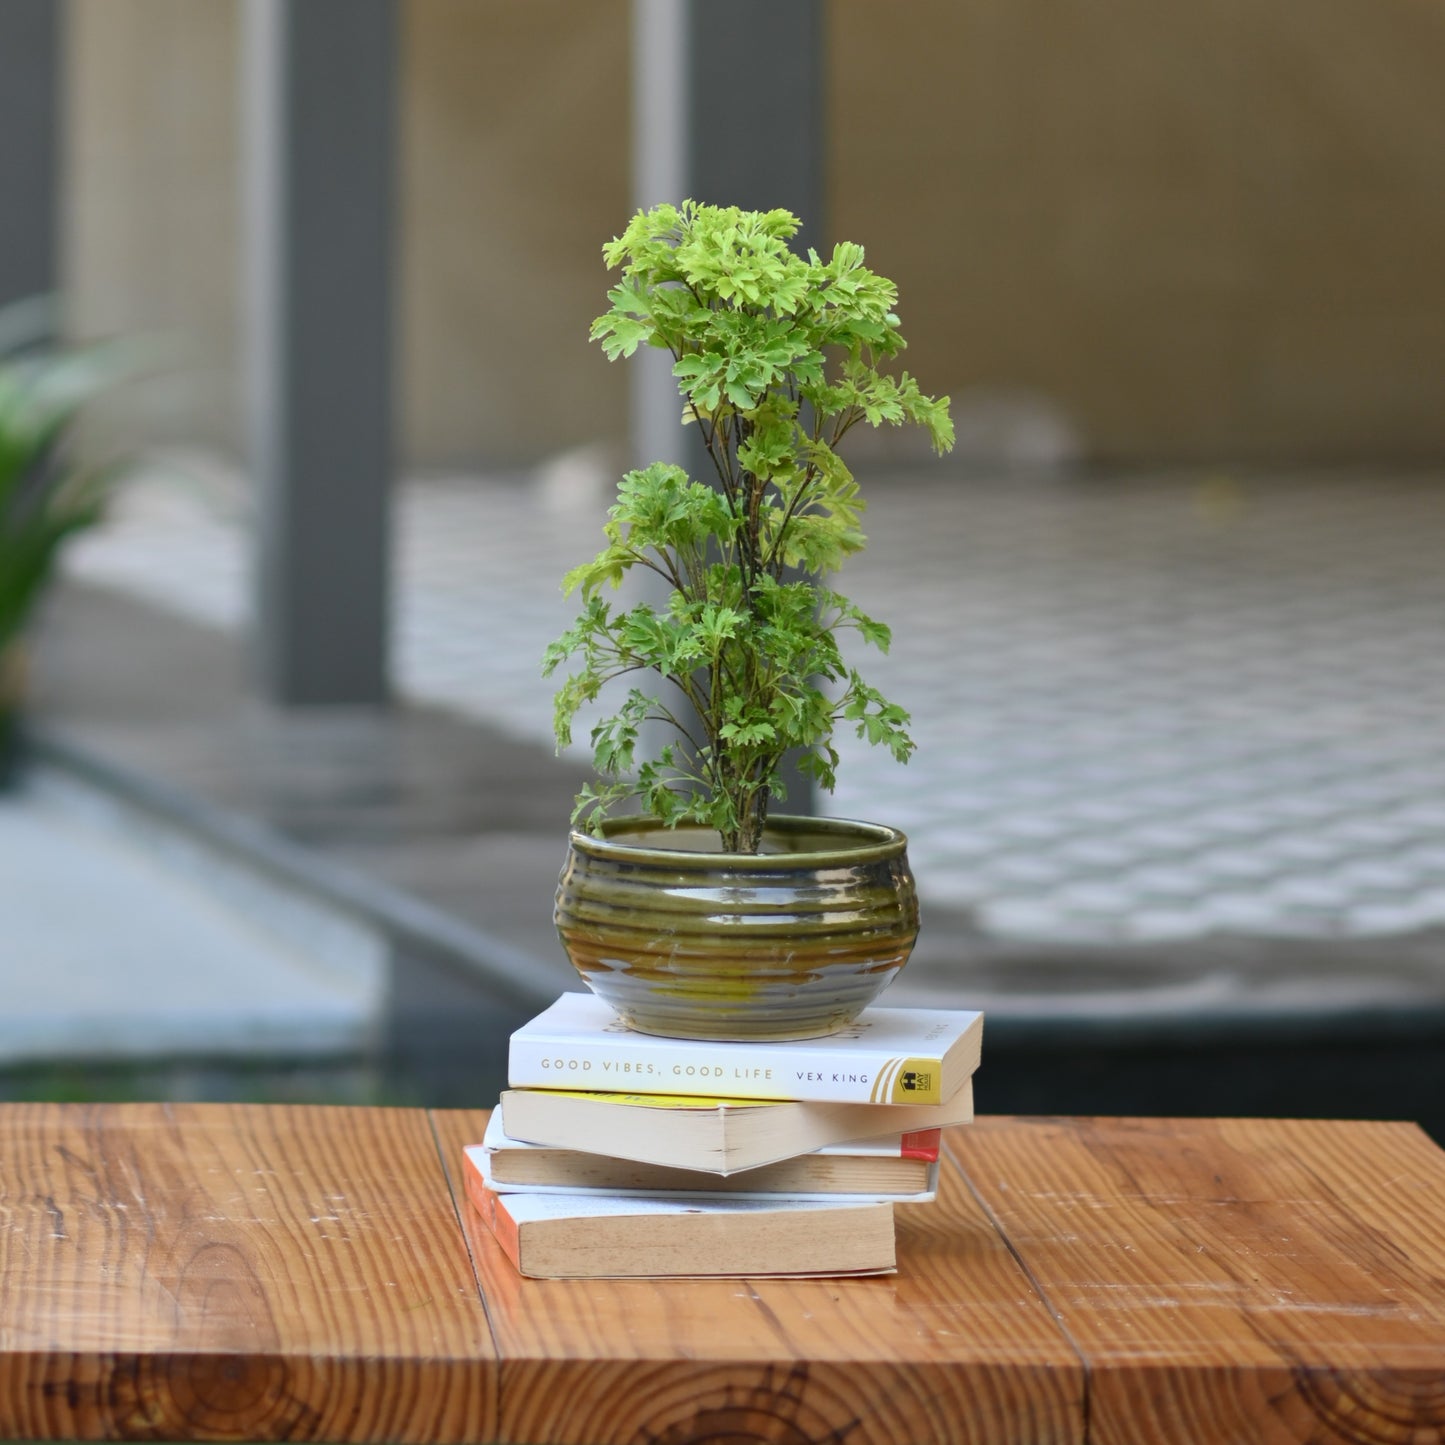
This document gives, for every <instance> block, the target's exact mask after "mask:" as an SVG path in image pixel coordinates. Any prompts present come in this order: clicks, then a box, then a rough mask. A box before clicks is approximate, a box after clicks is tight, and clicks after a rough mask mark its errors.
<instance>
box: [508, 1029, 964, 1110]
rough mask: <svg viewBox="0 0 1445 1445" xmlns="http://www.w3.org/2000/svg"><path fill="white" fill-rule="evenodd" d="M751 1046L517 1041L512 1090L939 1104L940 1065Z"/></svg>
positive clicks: (620, 1039)
mask: <svg viewBox="0 0 1445 1445" xmlns="http://www.w3.org/2000/svg"><path fill="white" fill-rule="evenodd" d="M767 1048H768V1049H770V1050H771V1051H772V1052H770V1053H764V1052H759V1051H758V1050H757V1049H755V1048H753V1047H752V1046H750V1045H749V1044H746V1043H725V1044H714V1043H701V1042H699V1043H693V1042H688V1043H685V1044H682V1043H676V1042H674V1041H672V1040H667V1041H665V1043H663V1044H661V1045H659V1044H656V1043H654V1044H649V1043H646V1042H642V1043H639V1042H638V1036H636V1035H626V1036H624V1035H619V1036H616V1037H606V1038H595V1039H581V1038H577V1037H575V1036H564V1035H558V1036H554V1037H551V1038H547V1037H541V1036H536V1035H533V1036H530V1037H517V1036H513V1039H512V1044H511V1049H510V1051H509V1054H508V1071H507V1081H508V1083H509V1084H510V1086H511V1087H512V1088H514V1089H549V1088H550V1089H587V1090H598V1091H603V1092H613V1091H615V1092H622V1091H624V1090H625V1091H626V1092H628V1093H633V1094H677V1093H695V1094H704V1095H706V1094H726V1095H727V1096H728V1097H730V1098H734V1099H796V1100H803V1101H815V1102H818V1103H838V1104H850V1103H851V1104H892V1103H900V1104H937V1103H939V1102H940V1090H939V1086H938V1079H939V1073H940V1067H939V1061H938V1060H937V1059H936V1058H934V1059H919V1058H916V1057H915V1058H902V1057H900V1058H885V1057H880V1056H878V1055H876V1054H860V1053H859V1052H857V1051H856V1050H855V1051H853V1052H849V1051H847V1050H845V1049H837V1050H813V1051H811V1052H808V1053H802V1052H799V1053H797V1054H795V1055H793V1056H792V1057H791V1058H790V1057H788V1056H787V1054H786V1052H783V1053H780V1052H779V1046H778V1045H777V1044H769V1045H768V1046H767Z"/></svg>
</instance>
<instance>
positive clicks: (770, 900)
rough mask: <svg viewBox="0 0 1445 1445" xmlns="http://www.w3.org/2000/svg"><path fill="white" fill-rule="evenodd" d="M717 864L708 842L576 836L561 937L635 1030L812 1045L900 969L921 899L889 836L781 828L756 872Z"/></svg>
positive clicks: (770, 832)
mask: <svg viewBox="0 0 1445 1445" xmlns="http://www.w3.org/2000/svg"><path fill="white" fill-rule="evenodd" d="M716 848H717V835H716V833H714V832H712V831H711V830H710V829H705V828H700V827H687V826H682V827H679V828H676V829H669V828H661V827H659V826H658V825H657V824H656V823H655V822H652V821H651V820H648V819H619V820H616V821H613V822H611V823H608V824H606V825H605V836H604V837H602V838H596V837H593V836H591V835H590V834H584V833H576V832H574V833H573V834H572V836H571V839H570V842H569V845H568V849H567V861H566V863H565V864H564V866H563V868H562V875H561V878H560V879H559V880H558V884H557V906H556V911H555V914H554V917H555V920H556V924H557V932H558V934H559V935H560V937H561V939H562V946H563V947H564V948H565V949H566V950H567V956H568V957H569V958H570V959H571V960H572V964H573V966H574V967H575V968H576V969H577V971H578V973H579V974H581V976H582V978H583V979H584V980H585V981H586V983H587V985H588V986H589V987H590V988H591V989H592V991H593V992H594V993H595V994H596V995H597V996H598V997H599V998H601V999H602V1000H603V1001H604V1002H606V1003H607V1004H609V1005H610V1006H611V1007H612V1009H613V1010H614V1011H615V1012H616V1013H617V1014H618V1015H619V1016H620V1017H621V1018H622V1019H623V1021H624V1022H626V1023H627V1024H629V1025H630V1026H631V1027H633V1028H635V1029H639V1030H641V1031H642V1032H644V1033H650V1034H665V1035H668V1036H670V1037H674V1038H686V1039H804V1038H814V1037H816V1036H818V1035H820V1034H829V1033H833V1032H834V1031H835V1030H837V1029H840V1028H843V1027H845V1026H846V1025H847V1024H849V1023H851V1022H852V1021H853V1019H854V1018H856V1017H857V1016H858V1014H859V1013H860V1012H861V1011H862V1010H863V1009H864V1008H865V1007H866V1006H867V1005H868V1004H869V1003H870V1002H872V1000H873V999H874V998H876V997H877V995H878V994H879V992H880V991H881V990H882V989H883V988H884V986H885V985H886V984H888V983H889V982H890V981H891V980H892V978H893V976H894V975H895V974H896V973H897V972H898V970H899V969H900V968H902V967H903V965H904V963H906V962H907V960H908V955H909V953H910V952H911V951H912V948H913V942H914V939H915V938H916V937H917V936H918V895H917V892H916V891H915V889H914V884H913V875H912V873H911V872H910V871H909V867H908V853H907V839H906V838H905V837H904V835H903V834H902V833H900V832H898V831H897V830H896V829H893V828H885V827H880V826H878V825H877V824H872V823H854V822H847V821H843V820H840V819H833V818H790V817H777V818H772V819H770V820H769V823H768V828H767V831H766V833H765V834H764V837H763V851H762V852H761V853H760V854H758V855H757V856H756V857H753V856H751V855H748V854H740V853H721V852H717V851H715V850H716ZM709 850H714V851H709Z"/></svg>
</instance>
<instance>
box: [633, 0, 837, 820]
mask: <svg viewBox="0 0 1445 1445" xmlns="http://www.w3.org/2000/svg"><path fill="white" fill-rule="evenodd" d="M632 42H633V43H632V67H633V74H632V96H633V102H632V132H633V151H632V165H633V177H632V186H633V203H634V205H635V206H637V207H639V208H646V207H649V206H655V205H658V204H660V203H661V202H663V201H674V202H676V201H681V200H684V199H688V198H690V199H692V200H695V201H704V202H708V203H709V204H712V205H724V206H742V207H744V208H745V209H747V210H759V211H760V210H770V209H772V208H773V207H775V206H786V207H787V208H788V210H790V211H792V212H793V213H794V214H795V215H797V216H798V217H800V218H801V220H802V222H803V229H802V230H801V232H800V233H799V235H798V236H797V238H796V239H795V241H794V244H795V245H796V246H798V247H799V248H806V247H807V246H810V245H811V246H816V247H817V248H818V249H819V250H820V251H821V250H823V248H824V243H825V237H826V234H827V232H826V226H825V217H824V214H823V211H824V196H823V173H824V136H823V43H824V35H823V0H633V8H632ZM628 365H629V366H630V367H631V368H632V372H631V377H632V415H631V419H632V435H631V439H630V450H631V452H632V454H633V464H634V465H643V464H645V463H647V462H651V461H670V462H675V463H677V464H678V465H679V466H684V467H686V468H687V469H688V471H689V472H690V473H691V474H692V475H693V476H694V477H699V478H703V477H710V476H711V475H712V467H711V464H710V463H709V461H708V460H707V453H706V450H705V449H704V447H703V445H702V441H701V438H700V437H699V436H698V434H697V429H696V428H695V427H684V426H682V424H681V417H682V403H681V401H680V400H679V398H678V394H677V382H676V381H675V380H674V379H673V376H672V371H671V366H672V360H671V358H670V357H669V356H668V355H667V353H666V352H664V351H656V350H653V349H651V348H645V349H643V350H639V351H638V352H637V353H635V354H634V355H633V357H632V358H631V360H630V361H629V362H628ZM783 781H784V782H785V783H786V785H787V789H788V800H787V803H786V804H785V805H784V807H785V808H786V810H787V811H788V812H790V813H808V812H811V811H812V785H811V782H810V780H809V779H807V778H805V777H804V776H803V775H802V774H800V773H798V772H797V770H796V769H795V768H792V767H788V768H786V769H785V772H784V778H783Z"/></svg>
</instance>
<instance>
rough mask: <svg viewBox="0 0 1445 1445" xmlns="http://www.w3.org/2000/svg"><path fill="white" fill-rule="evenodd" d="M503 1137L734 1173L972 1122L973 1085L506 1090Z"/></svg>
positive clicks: (669, 1164) (683, 1166) (682, 1166)
mask: <svg viewBox="0 0 1445 1445" xmlns="http://www.w3.org/2000/svg"><path fill="white" fill-rule="evenodd" d="M501 1115H502V1128H503V1130H504V1131H505V1133H506V1136H507V1137H508V1138H509V1139H516V1140H519V1141H523V1142H526V1143H530V1144H546V1145H550V1146H551V1147H553V1148H557V1149H577V1150H583V1151H585V1152H587V1153H590V1154H605V1155H611V1156H613V1157H615V1158H617V1159H627V1160H632V1161H634V1162H635V1163H639V1164H656V1165H661V1166H664V1167H668V1168H674V1169H707V1170H711V1171H712V1172H714V1173H716V1174H731V1173H734V1172H735V1171H737V1170H739V1169H754V1168H757V1167H758V1166H759V1165H763V1164H772V1163H775V1162H777V1161H778V1160H782V1159H791V1158H793V1157H794V1156H796V1155H799V1154H808V1153H811V1152H812V1151H813V1150H815V1149H821V1148H823V1147H824V1146H825V1145H829V1144H841V1143H844V1142H845V1141H848V1140H852V1139H868V1138H876V1137H879V1136H882V1135H891V1136H893V1137H894V1138H896V1137H897V1136H898V1135H900V1134H903V1133H907V1132H911V1131H913V1130H916V1129H938V1128H947V1127H948V1126H949V1125H950V1124H966V1123H968V1122H969V1120H971V1119H972V1118H973V1082H972V1080H966V1081H965V1082H964V1083H963V1084H962V1086H961V1087H959V1088H958V1089H956V1090H955V1091H954V1093H953V1095H952V1097H951V1098H949V1099H948V1100H947V1101H946V1102H945V1103H942V1104H895V1105H888V1106H886V1107H884V1106H880V1105H878V1104H836V1103H833V1104H830V1103H817V1102H813V1101H798V1100H778V1099H716V1098H703V1097H700V1096H697V1095H686V1094H626V1093H618V1094H613V1093H598V1092H591V1091H581V1090H563V1089H508V1090H506V1091H505V1092H504V1093H503V1094H502V1100H501Z"/></svg>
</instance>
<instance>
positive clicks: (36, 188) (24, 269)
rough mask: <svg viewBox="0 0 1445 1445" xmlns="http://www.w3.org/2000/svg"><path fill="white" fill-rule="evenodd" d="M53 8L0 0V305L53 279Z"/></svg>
mask: <svg viewBox="0 0 1445 1445" xmlns="http://www.w3.org/2000/svg"><path fill="white" fill-rule="evenodd" d="M60 67H61V25H60V6H59V4H57V3H56V0H0V305H5V304H7V303H8V302H11V301H17V300H20V299H21V298H23V297H27V296H39V295H42V294H45V293H49V292H53V291H54V290H55V289H56V287H57V285H58V280H59V277H58V272H59V263H58V260H57V246H58V234H57V233H58V227H57V216H58V206H57V196H58V189H59V154H58V152H59V145H58V133H59V104H60V93H61V90H60Z"/></svg>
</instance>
